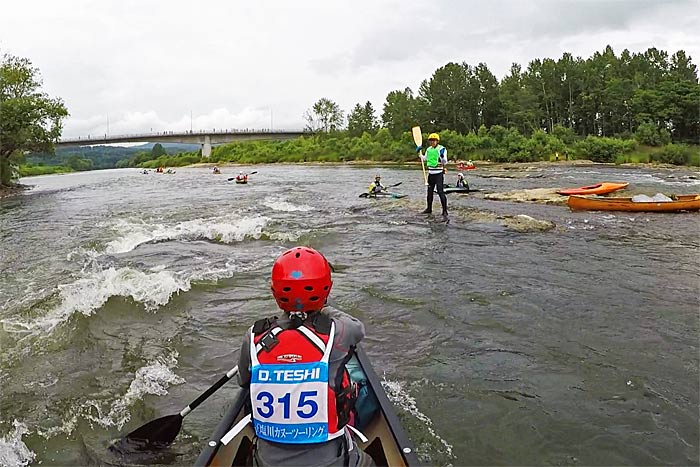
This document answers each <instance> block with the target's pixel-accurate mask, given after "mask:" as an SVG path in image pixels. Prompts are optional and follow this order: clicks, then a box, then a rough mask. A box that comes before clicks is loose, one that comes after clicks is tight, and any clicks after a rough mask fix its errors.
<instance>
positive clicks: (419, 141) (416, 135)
mask: <svg viewBox="0 0 700 467" xmlns="http://www.w3.org/2000/svg"><path fill="white" fill-rule="evenodd" d="M411 134H412V135H413V142H414V143H416V146H423V133H422V132H421V130H420V127H419V126H414V127H413V128H411ZM419 157H420V151H419ZM420 167H421V169H423V181H425V186H428V174H426V173H425V163H424V162H423V159H421V160H420Z"/></svg>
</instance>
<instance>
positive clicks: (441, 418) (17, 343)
mask: <svg viewBox="0 0 700 467" xmlns="http://www.w3.org/2000/svg"><path fill="white" fill-rule="evenodd" d="M255 169H256V170H257V171H258V174H256V175H254V176H251V179H250V183H249V184H248V185H235V184H233V183H231V182H228V181H227V179H226V178H227V177H226V175H227V171H226V169H224V171H223V172H224V174H223V176H221V175H218V176H214V175H212V174H211V173H210V170H209V169H207V168H199V169H198V168H190V169H186V168H178V169H177V173H176V174H173V175H156V174H150V175H143V174H140V173H138V172H139V171H138V170H137V169H128V170H127V169H125V170H108V171H100V172H84V173H76V174H67V175H61V176H46V177H36V178H31V179H25V180H22V181H23V183H25V184H31V185H34V187H33V188H32V190H31V191H29V192H26V193H24V194H22V195H21V196H13V197H9V198H3V199H2V200H0V226H1V229H0V230H1V232H2V236H3V245H5V246H7V248H3V252H2V255H3V258H2V272H3V274H2V275H0V323H2V326H1V327H0V346H2V349H3V352H2V353H1V354H0V464H3V465H5V464H7V465H17V464H22V463H25V464H26V463H32V464H38V463H41V464H44V465H84V464H90V463H108V462H110V461H113V459H110V458H109V455H108V453H107V451H106V449H105V448H106V446H107V444H108V443H109V441H110V440H111V439H114V438H115V437H117V436H118V435H119V433H124V432H126V431H128V430H129V429H133V428H135V427H137V426H139V425H141V424H143V423H145V422H146V421H149V420H151V419H154V418H157V417H159V416H162V415H168V414H172V413H177V412H179V410H181V409H182V407H183V406H184V405H186V404H187V403H189V402H191V401H192V400H194V398H196V397H197V396H198V395H199V394H201V392H203V391H204V390H205V389H206V388H207V387H209V386H210V385H211V384H213V382H214V381H215V380H216V379H218V378H219V376H220V375H221V374H222V373H223V372H224V371H226V370H228V369H229V368H231V367H232V366H233V365H235V363H236V361H237V350H236V349H237V348H238V346H239V344H240V340H241V338H242V337H243V335H244V333H245V330H246V329H247V327H248V326H249V325H250V324H251V323H252V322H253V321H254V320H256V319H258V318H260V317H262V316H267V315H270V314H274V313H275V311H276V309H275V306H274V301H273V300H272V298H271V296H270V292H269V283H268V281H269V271H270V267H271V265H272V262H273V261H274V258H275V257H276V256H277V255H278V254H279V253H280V252H282V251H284V249H286V248H288V247H291V246H294V245H297V244H307V245H310V246H312V247H314V248H317V249H318V250H320V251H322V252H323V253H324V254H325V255H326V256H327V257H328V258H329V259H330V260H331V262H332V263H333V265H334V267H335V269H336V273H335V275H334V286H333V291H332V293H331V299H332V302H333V304H334V305H335V306H337V307H339V308H341V309H344V310H346V311H347V312H349V313H352V314H353V315H355V316H357V317H358V318H360V319H362V320H363V321H364V322H365V324H366V328H367V338H366V340H365V343H364V347H365V349H366V350H367V351H368V354H369V355H370V358H371V360H372V362H373V364H374V365H375V368H376V369H377V371H378V373H379V374H380V375H381V376H382V377H383V378H384V382H383V384H384V385H385V388H386V390H387V392H388V394H389V396H390V398H391V400H392V402H393V403H394V404H395V405H396V406H397V408H398V411H399V415H400V418H401V420H402V422H403V424H404V425H405V427H406V429H407V431H408V433H409V435H410V437H411V438H412V440H413V441H414V443H415V444H416V448H417V451H418V453H419V455H420V457H421V459H422V460H423V461H424V462H425V463H426V464H429V465H450V464H451V465H467V464H468V465H477V464H479V465H493V464H507V465H513V464H537V465H541V464H562V463H566V464H572V463H578V464H580V465H593V464H606V465H610V464H626V465H642V464H672V465H697V464H698V461H697V459H698V454H699V453H698V441H697V440H698V438H699V432H698V414H697V406H698V403H699V397H698V385H697V381H698V376H699V375H698V367H699V366H700V365H699V363H700V362H698V343H697V335H698V332H700V325H699V323H698V316H697V307H698V302H697V300H698V299H697V297H698V291H699V290H698V282H697V277H698V276H699V275H700V265H698V262H697V255H698V251H699V249H700V240H698V235H697V232H698V225H699V220H700V217H699V216H698V214H697V213H681V214H670V215H663V214H632V213H601V212H582V213H580V212H577V213H572V212H570V211H569V210H568V208H566V207H565V206H562V205H559V204H544V203H535V202H515V201H512V200H495V199H489V197H488V196H487V195H490V194H491V195H492V194H494V193H508V192H526V190H536V189H553V188H561V187H573V186H583V185H587V184H591V183H595V182H598V181H626V182H629V183H630V187H629V189H628V192H634V193H638V192H639V193H642V192H643V193H647V194H654V193H656V192H662V193H697V192H699V191H700V183H699V182H698V179H697V172H696V171H692V170H689V169H682V168H681V169H665V168H628V167H598V166H592V167H573V166H557V165H554V166H542V167H540V166H537V167H536V168H534V169H532V170H529V169H527V170H526V169H523V170H515V171H512V170H500V169H497V168H494V169H493V170H490V169H489V170H487V169H486V168H483V169H482V168H479V169H478V170H476V171H472V172H478V173H474V174H471V173H470V174H468V175H467V178H468V180H469V183H470V186H472V187H474V188H478V189H482V190H484V191H483V192H479V193H473V194H469V195H454V194H451V195H449V202H450V211H451V213H452V215H451V217H452V222H451V223H450V224H449V225H448V226H445V225H444V224H442V223H434V222H432V220H431V218H428V217H425V216H423V215H419V214H418V212H419V211H420V210H422V209H423V208H424V206H425V205H424V203H425V201H424V196H425V192H424V190H425V187H424V186H423V179H422V175H421V174H420V172H419V171H417V170H413V169H409V170H402V169H394V168H388V167H346V166H343V167H319V166H297V165H293V166H287V165H269V166H256V167H255ZM499 170H500V171H499ZM377 172H379V173H381V175H382V181H386V183H387V184H389V185H391V184H393V183H397V182H403V183H402V184H401V185H400V188H401V193H402V194H407V195H408V196H407V197H406V198H403V199H377V200H373V199H362V198H358V194H359V193H361V192H363V191H365V190H366V189H367V185H368V184H369V183H370V182H371V181H372V179H373V178H374V175H375V173H377ZM454 175H455V173H454V172H449V173H448V181H450V177H452V176H454ZM509 175H513V176H509ZM231 176H232V175H231ZM339 180H342V181H343V183H338V181H339ZM529 219H531V220H529ZM519 226H520V227H519ZM235 391H236V387H235V384H232V383H229V384H228V385H226V386H224V387H223V388H222V389H221V390H220V391H218V392H217V393H216V394H215V395H214V396H213V397H212V398H211V399H210V400H208V401H207V402H206V403H205V404H203V405H202V406H201V407H199V408H198V409H197V410H196V411H194V412H193V413H192V414H191V415H189V416H188V417H187V419H186V420H185V422H184V426H183V430H182V432H181V435H180V436H179V437H178V439H177V440H176V442H175V444H174V446H173V447H172V449H170V450H168V451H166V452H165V453H163V455H162V456H161V457H160V458H158V459H156V460H155V462H158V463H161V464H166V465H167V464H172V465H182V464H191V463H192V462H193V461H194V459H195V458H196V456H197V454H198V453H199V450H200V449H201V448H202V446H203V444H204V443H205V442H206V440H207V438H208V436H209V434H210V433H211V431H212V429H213V427H214V425H215V424H216V423H217V422H218V420H219V418H220V417H221V415H222V414H223V413H224V410H225V407H226V406H227V404H228V403H230V401H231V400H232V398H233V395H234V393H235ZM152 461H153V460H152Z"/></svg>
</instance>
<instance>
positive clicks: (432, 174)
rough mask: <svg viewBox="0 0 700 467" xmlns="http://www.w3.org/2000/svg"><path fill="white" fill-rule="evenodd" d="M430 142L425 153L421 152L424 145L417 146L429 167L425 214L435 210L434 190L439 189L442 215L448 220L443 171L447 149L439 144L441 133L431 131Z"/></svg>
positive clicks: (422, 158) (422, 159)
mask: <svg viewBox="0 0 700 467" xmlns="http://www.w3.org/2000/svg"><path fill="white" fill-rule="evenodd" d="M428 142H429V144H430V146H429V147H428V148H427V149H426V150H425V154H421V149H422V147H420V146H418V147H417V148H416V151H417V152H418V153H419V154H420V158H421V161H423V162H425V165H426V166H427V168H428V196H427V201H428V207H427V208H425V210H424V211H423V214H430V213H432V212H433V190H435V189H437V193H438V196H439V197H440V203H441V204H442V217H443V218H444V219H445V220H447V196H445V190H444V183H445V175H444V173H443V172H444V168H445V164H447V149H445V147H444V146H442V145H441V144H439V142H440V135H438V134H437V133H431V134H430V135H429V136H428Z"/></svg>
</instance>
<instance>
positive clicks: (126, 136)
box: [59, 128, 306, 143]
mask: <svg viewBox="0 0 700 467" xmlns="http://www.w3.org/2000/svg"><path fill="white" fill-rule="evenodd" d="M260 133H267V134H281V133H298V134H300V135H301V134H304V133H306V132H305V131H304V130H301V129H299V128H294V129H284V128H279V129H277V128H276V129H274V130H273V129H270V128H260V129H251V128H221V129H216V128H213V129H211V130H185V131H155V132H150V133H128V134H123V135H108V134H106V133H105V134H104V135H87V137H82V136H78V137H77V138H76V137H72V138H62V139H61V140H60V141H59V143H79V142H90V141H105V140H122V141H123V140H128V139H129V138H134V139H144V138H150V137H161V136H206V135H227V134H239V135H240V134H250V135H256V134H260Z"/></svg>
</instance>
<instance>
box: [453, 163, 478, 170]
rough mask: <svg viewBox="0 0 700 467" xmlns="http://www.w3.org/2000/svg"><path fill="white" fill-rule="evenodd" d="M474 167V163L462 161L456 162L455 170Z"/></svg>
mask: <svg viewBox="0 0 700 467" xmlns="http://www.w3.org/2000/svg"><path fill="white" fill-rule="evenodd" d="M474 169H476V166H475V165H474V164H471V165H470V164H466V163H464V162H458V163H457V170H460V171H462V170H474Z"/></svg>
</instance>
